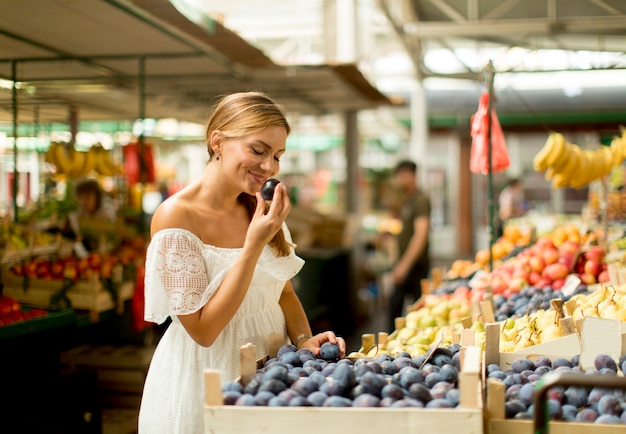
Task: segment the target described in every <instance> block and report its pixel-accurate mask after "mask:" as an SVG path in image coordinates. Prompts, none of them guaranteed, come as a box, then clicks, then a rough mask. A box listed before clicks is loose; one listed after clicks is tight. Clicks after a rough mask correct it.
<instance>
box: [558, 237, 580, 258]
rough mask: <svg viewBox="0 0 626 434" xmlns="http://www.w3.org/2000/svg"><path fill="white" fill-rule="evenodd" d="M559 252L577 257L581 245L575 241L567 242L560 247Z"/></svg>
mask: <svg viewBox="0 0 626 434" xmlns="http://www.w3.org/2000/svg"><path fill="white" fill-rule="evenodd" d="M559 250H560V251H561V252H571V253H573V254H574V255H576V254H577V253H578V250H580V244H578V243H577V242H575V241H569V240H568V241H565V242H564V243H563V244H561V247H559Z"/></svg>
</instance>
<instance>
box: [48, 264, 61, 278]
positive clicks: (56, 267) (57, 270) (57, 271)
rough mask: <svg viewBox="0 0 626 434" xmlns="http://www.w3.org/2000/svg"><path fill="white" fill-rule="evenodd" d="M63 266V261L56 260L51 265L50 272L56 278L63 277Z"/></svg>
mask: <svg viewBox="0 0 626 434" xmlns="http://www.w3.org/2000/svg"><path fill="white" fill-rule="evenodd" d="M63 268H64V264H63V262H62V261H55V262H53V263H52V265H50V274H51V275H52V277H54V278H55V279H60V278H63Z"/></svg>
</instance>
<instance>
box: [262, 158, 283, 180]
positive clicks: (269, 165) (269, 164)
mask: <svg viewBox="0 0 626 434" xmlns="http://www.w3.org/2000/svg"><path fill="white" fill-rule="evenodd" d="M279 167H280V164H279V163H278V161H276V159H275V158H274V157H269V158H265V159H263V162H262V163H261V168H262V169H263V170H264V171H265V172H267V173H269V174H270V176H272V175H274V174H276V173H278V169H279Z"/></svg>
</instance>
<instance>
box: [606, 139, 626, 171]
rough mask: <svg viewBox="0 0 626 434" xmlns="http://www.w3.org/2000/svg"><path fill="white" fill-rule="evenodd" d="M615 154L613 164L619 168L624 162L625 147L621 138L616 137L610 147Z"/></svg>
mask: <svg viewBox="0 0 626 434" xmlns="http://www.w3.org/2000/svg"><path fill="white" fill-rule="evenodd" d="M609 148H610V149H611V153H612V154H613V162H614V164H615V166H619V165H620V164H622V161H624V156H625V155H624V145H623V141H622V139H621V137H614V138H613V140H611V145H610V146H609Z"/></svg>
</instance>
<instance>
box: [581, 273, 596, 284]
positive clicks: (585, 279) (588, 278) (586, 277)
mask: <svg viewBox="0 0 626 434" xmlns="http://www.w3.org/2000/svg"><path fill="white" fill-rule="evenodd" d="M580 281H581V282H582V283H584V284H585V285H593V284H594V283H598V280H597V279H596V276H594V275H593V274H590V273H583V274H581V275H580Z"/></svg>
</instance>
